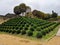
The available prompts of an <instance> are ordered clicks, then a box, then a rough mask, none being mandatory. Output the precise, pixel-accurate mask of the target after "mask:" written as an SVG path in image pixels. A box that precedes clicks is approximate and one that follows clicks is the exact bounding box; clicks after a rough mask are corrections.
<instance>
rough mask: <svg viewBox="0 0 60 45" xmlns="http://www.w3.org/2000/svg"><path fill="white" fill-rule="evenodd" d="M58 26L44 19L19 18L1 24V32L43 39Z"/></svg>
mask: <svg viewBox="0 0 60 45" xmlns="http://www.w3.org/2000/svg"><path fill="white" fill-rule="evenodd" d="M58 25H59V23H56V22H48V21H45V20H42V19H37V18H34V19H33V18H28V17H18V18H13V19H10V20H8V21H7V22H5V23H3V24H1V25H0V31H1V32H7V33H12V34H14V33H16V34H21V35H27V36H32V37H36V38H42V37H43V36H45V35H46V34H48V33H49V32H51V31H53V29H54V28H56V27H57V26H58Z"/></svg>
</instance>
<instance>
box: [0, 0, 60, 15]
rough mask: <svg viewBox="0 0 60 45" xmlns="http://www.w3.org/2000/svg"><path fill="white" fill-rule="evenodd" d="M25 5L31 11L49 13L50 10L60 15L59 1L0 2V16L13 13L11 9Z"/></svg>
mask: <svg viewBox="0 0 60 45" xmlns="http://www.w3.org/2000/svg"><path fill="white" fill-rule="evenodd" d="M20 3H25V4H26V5H28V6H30V7H31V8H32V10H33V9H37V10H40V11H43V12H45V13H51V11H52V10H54V11H55V12H57V13H58V14H59V15H60V0H0V15H4V14H6V13H13V8H14V7H15V6H16V5H19V4H20Z"/></svg>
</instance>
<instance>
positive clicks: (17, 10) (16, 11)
mask: <svg viewBox="0 0 60 45" xmlns="http://www.w3.org/2000/svg"><path fill="white" fill-rule="evenodd" d="M14 13H15V14H17V15H19V14H21V11H20V9H19V6H16V7H14Z"/></svg>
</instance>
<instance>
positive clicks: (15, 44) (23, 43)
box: [0, 34, 60, 45]
mask: <svg viewBox="0 0 60 45" xmlns="http://www.w3.org/2000/svg"><path fill="white" fill-rule="evenodd" d="M0 45H60V37H59V36H55V37H54V38H52V39H51V40H49V41H48V42H40V41H33V40H29V39H24V38H20V37H15V36H13V35H8V34H0Z"/></svg>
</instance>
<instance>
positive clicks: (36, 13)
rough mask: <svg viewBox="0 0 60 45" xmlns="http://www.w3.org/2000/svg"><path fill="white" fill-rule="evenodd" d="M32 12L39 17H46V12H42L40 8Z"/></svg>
mask: <svg viewBox="0 0 60 45" xmlns="http://www.w3.org/2000/svg"><path fill="white" fill-rule="evenodd" d="M32 14H33V15H34V16H36V17H38V18H42V19H43V18H44V15H45V14H44V13H43V12H41V11H38V10H33V12H32Z"/></svg>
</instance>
